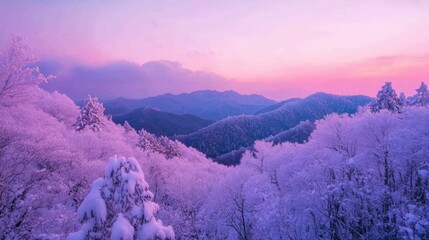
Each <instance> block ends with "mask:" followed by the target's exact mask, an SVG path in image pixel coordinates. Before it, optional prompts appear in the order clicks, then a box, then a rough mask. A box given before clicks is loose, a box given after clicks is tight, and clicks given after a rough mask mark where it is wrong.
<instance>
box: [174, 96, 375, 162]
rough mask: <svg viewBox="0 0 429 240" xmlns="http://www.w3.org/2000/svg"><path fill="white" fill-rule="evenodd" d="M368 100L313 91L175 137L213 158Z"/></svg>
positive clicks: (362, 103)
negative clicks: (256, 112) (262, 110)
mask: <svg viewBox="0 0 429 240" xmlns="http://www.w3.org/2000/svg"><path fill="white" fill-rule="evenodd" d="M370 101H371V99H370V98H369V97H365V96H337V95H331V94H326V93H316V94H313V95H311V96H309V97H307V98H305V99H301V100H296V101H291V102H288V103H285V104H284V105H282V106H280V107H279V108H277V109H276V110H274V111H271V112H266V113H262V114H259V115H243V116H236V117H230V118H227V119H224V120H221V121H218V122H215V123H214V124H212V125H210V126H208V127H205V128H202V129H200V130H198V131H197V132H195V133H192V134H188V135H181V136H177V139H178V140H179V141H181V142H183V143H184V144H185V145H187V146H191V147H194V148H196V149H198V150H199V151H201V152H203V153H205V154H207V156H208V157H211V158H216V157H218V156H220V155H223V154H225V153H229V152H231V151H234V150H237V149H240V148H241V147H248V146H251V145H252V144H253V142H254V141H255V140H259V139H264V138H266V137H269V136H273V135H276V134H278V133H280V132H282V131H285V130H287V129H290V128H292V127H294V126H296V125H298V124H299V123H300V122H302V121H306V120H309V121H312V122H313V121H315V120H317V119H321V118H323V117H324V116H326V115H327V114H330V113H355V112H356V111H357V109H358V107H359V106H363V105H366V104H367V103H369V102H370Z"/></svg>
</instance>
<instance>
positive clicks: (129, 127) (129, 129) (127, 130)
mask: <svg viewBox="0 0 429 240" xmlns="http://www.w3.org/2000/svg"><path fill="white" fill-rule="evenodd" d="M124 128H125V133H129V132H133V131H136V130H135V129H134V128H133V127H131V125H130V124H129V123H128V121H125V123H124Z"/></svg>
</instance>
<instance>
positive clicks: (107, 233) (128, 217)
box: [68, 156, 174, 240]
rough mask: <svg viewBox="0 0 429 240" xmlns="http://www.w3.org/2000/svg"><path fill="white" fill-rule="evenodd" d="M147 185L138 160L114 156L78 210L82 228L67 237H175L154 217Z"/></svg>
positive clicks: (150, 193)
mask: <svg viewBox="0 0 429 240" xmlns="http://www.w3.org/2000/svg"><path fill="white" fill-rule="evenodd" d="M148 187H149V186H148V184H147V183H146V181H145V179H144V174H143V171H142V169H141V168H140V165H139V164H138V162H137V160H136V159H134V158H128V159H125V158H124V157H119V158H118V157H117V156H113V157H112V158H110V160H109V164H108V166H107V168H106V170H105V175H104V177H103V178H98V179H96V180H95V181H94V182H93V183H92V187H91V191H90V192H89V194H88V195H87V196H86V198H85V199H84V201H83V203H82V205H81V206H80V207H79V209H78V212H77V215H78V218H79V220H80V222H81V223H82V227H81V229H80V231H78V232H75V233H72V234H70V235H69V237H68V239H69V240H75V239H130V240H131V239H174V232H173V228H172V227H171V226H168V227H165V226H163V224H162V221H160V220H157V219H156V218H155V216H154V215H155V214H156V212H157V211H158V209H159V206H158V204H156V203H155V202H153V201H152V199H153V194H152V192H150V191H149V190H148Z"/></svg>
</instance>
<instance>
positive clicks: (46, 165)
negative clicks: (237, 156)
mask: <svg viewBox="0 0 429 240" xmlns="http://www.w3.org/2000/svg"><path fill="white" fill-rule="evenodd" d="M35 61H36V59H35V58H34V57H33V56H32V54H31V50H30V48H29V47H28V46H27V45H25V43H24V42H23V40H22V38H20V37H14V38H13V39H12V41H11V43H10V47H9V48H8V49H4V51H2V54H1V59H0V64H1V65H0V116H1V117H0V166H1V167H0V239H241V240H250V239H429V121H428V120H429V108H428V107H429V91H428V89H427V86H426V85H425V84H424V83H422V84H421V86H416V88H417V87H418V88H417V91H416V93H415V95H414V96H409V97H406V96H405V95H404V94H397V93H396V91H395V90H394V89H393V86H392V83H390V82H388V83H386V84H385V85H384V86H383V87H382V88H381V90H380V91H379V92H378V93H377V95H376V96H375V98H374V101H373V102H372V103H370V104H369V105H367V106H365V107H361V108H360V109H359V110H358V112H357V113H355V114H347V113H346V114H337V113H333V114H329V115H327V116H325V117H324V118H323V119H321V120H316V121H315V127H314V128H315V130H314V131H313V132H312V133H311V136H310V138H309V140H308V141H305V142H302V143H287V142H286V143H281V144H277V142H276V144H275V145H273V142H267V141H256V142H255V143H254V147H253V148H252V149H251V150H247V151H246V152H245V153H244V155H243V157H242V159H241V161H240V164H239V165H237V166H234V167H232V166H230V167H227V166H224V165H221V164H218V163H215V162H214V161H212V160H211V159H209V158H207V157H206V156H205V155H204V154H202V153H201V152H199V151H197V150H196V149H193V148H189V147H186V146H185V145H184V144H182V143H180V142H179V141H177V140H171V139H169V138H167V137H157V136H155V135H153V134H151V133H148V132H147V131H145V130H141V131H139V132H136V131H135V130H134V129H133V128H132V127H131V126H130V125H129V124H128V123H125V124H124V125H118V124H115V123H114V122H112V120H111V118H109V117H108V116H105V115H104V113H103V112H104V107H103V105H102V104H101V103H100V102H99V101H98V99H97V98H96V97H91V96H89V97H88V98H87V101H86V102H85V104H84V106H83V107H82V108H81V109H80V108H79V107H78V106H77V105H76V104H75V103H74V102H73V101H72V100H71V99H70V98H69V97H67V96H66V95H63V94H60V93H57V92H53V93H49V92H47V91H45V90H43V89H41V88H39V86H38V85H39V84H40V83H42V82H44V81H55V79H54V78H53V77H51V76H44V75H43V74H41V73H40V72H39V70H38V69H37V68H36V67H31V66H32V63H34V62H35ZM306 124H307V125H308V124H310V123H308V122H307V123H306ZM219 137H220V138H221V137H222V136H219Z"/></svg>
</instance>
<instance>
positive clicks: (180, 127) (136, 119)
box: [112, 107, 213, 136]
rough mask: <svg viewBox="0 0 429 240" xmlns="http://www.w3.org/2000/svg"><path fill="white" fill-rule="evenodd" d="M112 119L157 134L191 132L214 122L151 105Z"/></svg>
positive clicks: (170, 134)
mask: <svg viewBox="0 0 429 240" xmlns="http://www.w3.org/2000/svg"><path fill="white" fill-rule="evenodd" d="M112 120H113V121H114V122H115V123H120V124H123V123H124V122H125V121H128V123H129V124H130V125H131V127H133V128H134V129H136V130H140V129H142V128H143V129H145V130H146V131H148V132H150V133H152V134H155V135H157V136H161V135H162V136H172V135H175V134H189V133H192V132H195V131H197V130H198V129H201V128H203V127H206V126H208V125H210V124H211V123H213V121H211V120H207V119H203V118H199V117H197V116H194V115H192V114H174V113H168V112H163V111H160V110H157V109H154V108H150V107H143V108H137V109H134V110H132V111H130V112H127V113H124V114H121V115H115V116H113V118H112Z"/></svg>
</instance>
